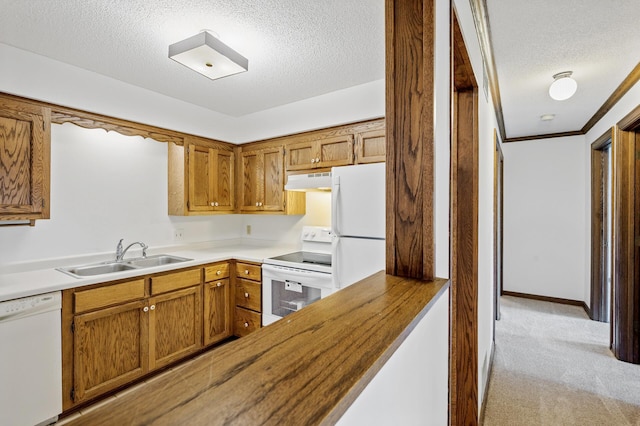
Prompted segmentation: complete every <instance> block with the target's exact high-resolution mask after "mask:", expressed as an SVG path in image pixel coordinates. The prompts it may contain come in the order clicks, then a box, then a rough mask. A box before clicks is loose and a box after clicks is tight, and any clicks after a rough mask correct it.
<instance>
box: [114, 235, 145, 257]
mask: <svg viewBox="0 0 640 426" xmlns="http://www.w3.org/2000/svg"><path fill="white" fill-rule="evenodd" d="M123 241H124V238H123V239H120V241H118V246H117V247H116V262H122V258H124V255H125V253H126V252H127V250H129V249H130V248H131V246H134V245H136V244H138V245H140V247H142V257H147V249H148V248H149V246H147V245H146V244H145V243H142V242H140V241H136V242H135V243H131V244H129V245H128V246H127V248H126V249H124V250H123V249H122V242H123Z"/></svg>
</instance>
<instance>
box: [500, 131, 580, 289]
mask: <svg viewBox="0 0 640 426" xmlns="http://www.w3.org/2000/svg"><path fill="white" fill-rule="evenodd" d="M503 153H504V290H507V291H515V292H519V293H528V294H536V295H542V296H551V297H558V298H563V299H570V300H583V297H584V284H585V277H586V274H587V273H588V270H589V268H588V265H587V264H586V263H585V258H584V252H585V244H586V237H585V232H584V229H585V215H584V208H585V203H586V192H585V181H584V176H585V167H586V165H587V159H586V158H585V150H584V136H571V137H564V138H554V139H542V140H535V141H526V142H515V143H508V144H505V145H504V146H503Z"/></svg>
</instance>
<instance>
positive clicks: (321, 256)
mask: <svg viewBox="0 0 640 426" xmlns="http://www.w3.org/2000/svg"><path fill="white" fill-rule="evenodd" d="M271 260H281V261H284V262H291V263H300V264H302V265H308V264H314V265H324V266H328V267H331V254H330V253H315V252H310V251H296V252H294V253H288V254H283V255H282V256H275V257H272V258H271Z"/></svg>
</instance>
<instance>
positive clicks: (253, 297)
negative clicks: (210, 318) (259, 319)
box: [236, 278, 262, 312]
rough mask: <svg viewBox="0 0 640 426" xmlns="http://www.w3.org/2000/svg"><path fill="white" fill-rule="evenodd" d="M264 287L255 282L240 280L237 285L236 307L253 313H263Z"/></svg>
mask: <svg viewBox="0 0 640 426" xmlns="http://www.w3.org/2000/svg"><path fill="white" fill-rule="evenodd" d="M261 295H262V286H261V285H260V283H257V282H255V281H249V280H243V279H242V278H239V279H238V282H237V283H236V305H238V306H242V307H243V308H247V309H251V310H252V311H256V312H260V311H262V302H261Z"/></svg>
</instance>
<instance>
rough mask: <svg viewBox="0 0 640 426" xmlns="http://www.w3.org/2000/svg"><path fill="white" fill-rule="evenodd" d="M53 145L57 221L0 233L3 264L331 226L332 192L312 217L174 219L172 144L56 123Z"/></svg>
mask: <svg viewBox="0 0 640 426" xmlns="http://www.w3.org/2000/svg"><path fill="white" fill-rule="evenodd" d="M51 139H52V141H51V182H52V185H51V219H50V220H42V221H38V222H37V223H36V226H35V227H25V226H19V227H4V228H0V265H7V264H10V263H14V262H24V261H33V260H41V259H49V258H58V257H65V256H77V255H83V254H95V253H111V252H115V247H116V244H117V242H118V240H119V239H120V238H124V239H125V243H131V242H133V241H143V242H145V243H146V244H148V245H149V246H150V247H151V248H154V247H161V246H168V245H174V244H184V243H190V242H201V241H214V240H229V239H236V238H245V239H258V240H269V241H281V242H286V243H292V244H293V243H296V242H297V241H298V240H299V236H300V233H301V231H302V226H303V225H318V226H330V224H331V205H330V203H331V194H330V193H308V194H307V212H308V213H307V215H305V216H281V215H216V216H203V217H180V216H168V214H167V179H168V176H167V144H165V143H161V142H156V141H154V140H152V139H143V138H141V137H132V136H123V135H120V134H119V133H115V132H108V133H107V132H105V131H104V130H99V129H94V130H87V129H83V128H80V127H77V126H74V125H71V124H65V125H53V126H52V129H51ZM246 225H251V226H252V230H251V234H250V235H247V234H246ZM174 229H181V230H182V231H183V235H184V237H183V238H182V239H181V240H175V239H174V232H173V231H174Z"/></svg>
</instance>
